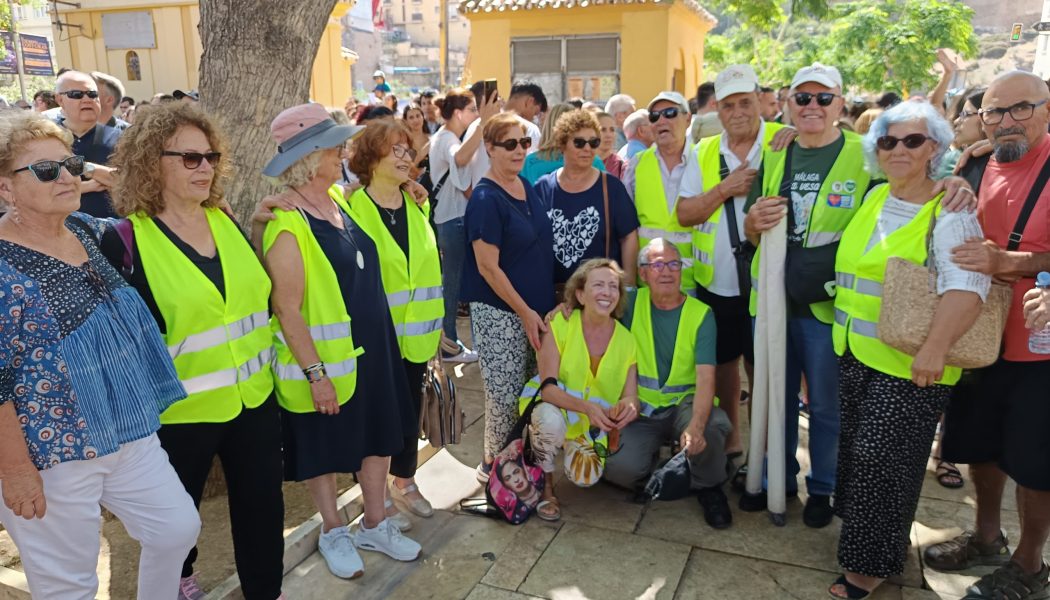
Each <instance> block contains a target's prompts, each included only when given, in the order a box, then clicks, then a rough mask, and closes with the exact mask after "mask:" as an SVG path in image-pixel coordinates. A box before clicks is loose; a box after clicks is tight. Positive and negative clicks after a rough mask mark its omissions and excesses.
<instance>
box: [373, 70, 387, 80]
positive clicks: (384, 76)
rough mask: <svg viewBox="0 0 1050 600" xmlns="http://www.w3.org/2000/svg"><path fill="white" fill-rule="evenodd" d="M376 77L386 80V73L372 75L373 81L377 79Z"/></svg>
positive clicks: (377, 72) (378, 72) (379, 72)
mask: <svg viewBox="0 0 1050 600" xmlns="http://www.w3.org/2000/svg"><path fill="white" fill-rule="evenodd" d="M376 77H382V78H383V79H386V73H384V72H382V71H376V72H375V73H372V79H375V78H376Z"/></svg>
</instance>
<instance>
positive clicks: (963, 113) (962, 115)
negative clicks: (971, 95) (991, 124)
mask: <svg viewBox="0 0 1050 600" xmlns="http://www.w3.org/2000/svg"><path fill="white" fill-rule="evenodd" d="M979 114H981V111H979V110H960V111H959V116H958V117H957V118H959V119H963V120H966V119H969V118H970V117H976V116H977V115H979Z"/></svg>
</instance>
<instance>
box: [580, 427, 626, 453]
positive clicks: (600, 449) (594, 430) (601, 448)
mask: <svg viewBox="0 0 1050 600" xmlns="http://www.w3.org/2000/svg"><path fill="white" fill-rule="evenodd" d="M587 433H589V434H591V439H592V440H597V439H598V438H599V437H600V436H601V435H602V430H601V429H600V428H598V427H591V428H590V429H589V430H588V431H587ZM623 446H624V444H623V443H622V442H621V443H620V445H619V446H617V448H616V450H613V451H612V452H610V451H609V447H608V446H606V445H605V444H599V443H598V442H597V441H595V442H594V443H593V444H591V448H592V449H593V450H594V454H595V456H597V457H598V458H601V459H603V460H604V459H606V458H609V457H610V456H614V455H616V453H618V452H619V451H620V450H623Z"/></svg>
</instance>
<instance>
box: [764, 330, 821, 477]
mask: <svg viewBox="0 0 1050 600" xmlns="http://www.w3.org/2000/svg"><path fill="white" fill-rule="evenodd" d="M753 324H754V319H752V326H753ZM756 341H757V340H756ZM786 361H787V363H786V367H785V371H784V384H785V390H784V392H785V396H784V458H785V465H784V466H785V468H786V471H787V472H786V475H787V482H786V488H785V489H786V490H787V493H788V495H792V494H794V493H796V492H797V491H798V483H797V481H798V478H797V475H798V472H799V471H800V470H801V467H800V466H799V464H798V459H797V458H796V457H795V452H796V451H797V450H798V402H799V401H798V393H799V390H800V389H801V387H802V374H803V373H805V374H806V389H807V395H808V397H809V462H810V475H809V476H808V477H806V490H807V491H808V493H809V494H811V495H812V494H821V495H826V496H830V495H831V494H833V493H834V492H835V471H836V469H837V467H838V449H839V368H838V356H837V355H836V354H835V348H834V345H833V344H832V341H831V325H827V324H825V323H822V322H820V321H818V320H817V319H814V318H812V317H808V318H806V317H803V318H792V319H788V324H787V357H786ZM764 484H765V482H763V486H764Z"/></svg>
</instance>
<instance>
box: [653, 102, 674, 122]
mask: <svg viewBox="0 0 1050 600" xmlns="http://www.w3.org/2000/svg"><path fill="white" fill-rule="evenodd" d="M679 112H681V111H680V110H679V109H678V107H677V106H668V107H667V108H665V109H663V110H651V111H649V122H650V123H655V122H657V121H659V120H660V117H661V116H663V118H665V119H674V118H677V117H678V113H679Z"/></svg>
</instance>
